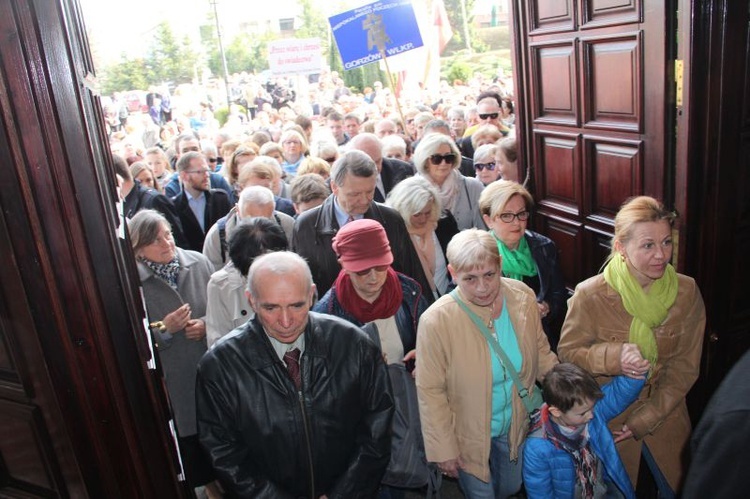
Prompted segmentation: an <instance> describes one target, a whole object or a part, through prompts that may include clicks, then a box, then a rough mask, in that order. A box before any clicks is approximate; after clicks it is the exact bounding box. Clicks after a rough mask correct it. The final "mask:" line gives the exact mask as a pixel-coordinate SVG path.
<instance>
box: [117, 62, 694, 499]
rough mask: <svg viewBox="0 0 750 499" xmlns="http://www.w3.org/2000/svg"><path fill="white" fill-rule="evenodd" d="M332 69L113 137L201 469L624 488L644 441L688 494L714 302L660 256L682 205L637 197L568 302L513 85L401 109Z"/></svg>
mask: <svg viewBox="0 0 750 499" xmlns="http://www.w3.org/2000/svg"><path fill="white" fill-rule="evenodd" d="M327 77H328V78H327V79H325V78H324V79H323V80H321V83H320V85H318V86H316V87H315V89H314V91H311V92H310V96H309V97H310V98H309V100H304V102H302V101H301V99H299V98H297V99H296V100H286V101H285V102H284V105H280V106H277V107H274V106H273V105H272V103H268V102H262V103H258V102H257V101H256V100H255V99H250V97H252V95H251V93H250V92H249V93H248V94H247V95H246V97H247V99H246V101H248V102H255V103H256V106H255V108H254V110H253V112H252V113H248V114H243V113H242V112H239V111H237V110H233V111H231V112H230V116H229V118H228V120H227V122H226V124H225V125H224V126H223V127H221V128H219V127H218V125H217V124H216V123H215V122H213V121H212V120H211V118H208V120H207V122H206V123H204V124H203V125H202V126H200V127H198V128H196V127H191V126H190V123H189V121H181V119H180V117H176V118H175V119H174V121H171V122H168V123H164V124H162V126H161V129H160V130H159V133H158V134H157V135H156V136H155V137H153V136H152V137H151V138H152V139H153V140H155V142H154V143H145V142H138V141H137V139H136V138H135V135H137V133H131V134H129V135H126V136H124V137H119V138H118V137H113V142H112V151H113V154H114V157H115V167H116V170H117V174H118V177H120V180H121V186H120V191H121V196H122V198H123V200H124V203H123V207H124V215H125V216H126V217H128V218H129V220H130V221H129V225H128V228H129V233H130V241H131V242H132V246H133V252H134V254H135V256H136V258H137V260H138V271H139V275H140V278H141V282H142V285H143V288H144V299H145V304H146V308H147V312H148V318H149V321H150V324H151V327H152V331H153V338H154V342H155V344H156V352H157V355H158V357H159V361H160V363H161V365H162V371H163V373H164V376H165V379H166V387H167V391H168V394H169V397H170V399H171V403H172V407H173V409H174V412H175V422H176V429H177V434H178V436H179V444H180V454H181V457H182V464H183V466H184V469H185V473H186V478H187V480H188V482H189V483H190V485H192V486H194V487H205V492H206V494H207V495H208V497H221V496H227V497H290V498H291V497H308V498H315V499H317V498H319V497H330V498H333V497H341V498H344V497H345V498H350V497H383V498H388V497H395V498H398V497H404V494H405V491H406V490H407V488H409V487H414V483H415V481H414V476H416V475H417V474H419V476H420V479H419V480H421V481H419V483H418V485H419V486H423V485H424V486H426V485H427V483H428V482H430V483H434V482H432V481H431V480H432V478H434V477H435V476H437V475H439V474H442V475H444V476H448V477H453V478H455V479H457V480H458V483H459V484H460V487H461V489H462V491H463V492H464V494H465V495H466V497H469V498H493V497H503V498H505V497H514V496H516V495H517V494H519V493H521V492H522V490H523V489H524V488H525V493H526V494H527V495H528V497H539V498H547V497H584V498H594V497H628V498H629V497H634V494H635V493H634V490H635V489H634V487H635V485H636V483H637V480H638V476H639V466H640V463H641V456H643V457H644V459H645V462H646V463H648V466H649V469H650V471H651V473H652V475H653V476H654V477H655V479H656V482H657V484H658V486H659V490H660V493H661V494H663V497H670V495H669V494H672V495H674V494H675V493H679V492H680V490H681V484H682V483H683V480H684V476H685V475H684V473H685V469H686V466H687V461H686V460H685V456H684V455H683V452H682V451H683V449H684V448H686V446H687V442H688V439H689V436H690V433H691V430H690V422H689V419H688V416H687V409H686V404H685V396H686V394H687V392H688V391H689V389H690V388H691V386H692V384H693V383H694V382H695V380H696V378H697V375H698V369H699V362H700V355H701V346H702V338H703V329H704V326H705V310H704V307H703V302H702V299H701V295H700V292H699V290H698V289H697V287H696V284H695V282H694V280H693V279H691V278H689V277H686V276H683V275H680V274H678V273H676V272H675V270H674V268H673V267H672V265H671V264H670V260H671V257H672V223H673V220H674V214H673V213H671V212H669V211H668V210H666V209H665V208H664V206H663V205H662V204H661V203H660V202H659V201H658V200H655V199H652V198H649V197H645V196H641V197H637V198H634V199H632V200H628V201H627V202H626V203H625V204H624V205H623V206H622V208H621V210H620V212H619V213H618V214H617V216H616V219H615V230H614V232H615V234H614V238H613V241H612V253H611V255H610V257H609V258H608V259H607V261H606V262H603V263H604V266H603V271H602V273H601V274H599V275H596V276H594V277H591V278H590V279H588V280H586V281H584V282H582V283H580V284H578V286H576V288H575V292H574V293H573V295H572V297H570V294H569V292H568V290H567V288H566V284H565V281H564V278H563V275H562V271H561V269H560V265H559V263H558V254H557V249H556V247H555V244H554V243H553V241H552V240H550V239H549V238H547V237H546V236H544V235H542V234H539V233H537V232H534V231H532V230H530V229H529V224H530V221H531V220H532V217H533V210H534V200H533V197H532V195H531V193H530V192H529V190H528V189H527V187H526V185H525V184H527V183H528V179H529V176H528V171H529V169H528V168H527V170H526V172H524V171H522V170H521V169H520V168H519V166H518V163H517V153H516V143H515V131H514V119H513V105H512V102H513V99H512V95H510V94H509V93H508V91H507V88H508V85H506V84H505V83H504V82H503V81H502V80H498V81H496V82H491V81H489V82H484V81H479V82H473V83H472V84H471V85H465V86H464V85H461V84H460V82H457V85H454V86H453V87H451V89H452V90H451V92H450V93H449V92H447V91H446V92H445V93H444V94H441V95H440V96H438V97H440V99H438V100H434V101H429V102H431V103H429V104H428V103H427V102H428V101H425V102H420V103H418V104H414V105H407V106H406V108H405V109H404V110H403V115H401V113H400V112H398V111H397V110H396V109H395V106H394V102H393V100H392V99H393V96H392V95H391V94H390V92H388V91H387V90H388V89H384V88H383V86H382V84H380V82H374V84H373V87H372V88H368V89H366V91H365V92H364V93H363V94H362V95H356V94H354V93H353V92H351V91H350V90H349V89H346V88H345V87H343V82H341V79H340V78H338V76H337V75H335V74H331V75H327ZM326 82H328V83H327V84H326ZM456 87H458V88H461V87H465V88H466V89H468V90H467V92H470V91H472V90H473V91H474V94H473V97H472V98H471V99H469V98H467V97H466V96H464V95H461V93H460V91H458V90H456ZM467 95H468V93H467ZM293 98H294V97H293V96H292V97H291V98H290V99H293ZM258 104H259V105H258ZM176 113H177V110H175V115H176ZM145 119H147V120H151V121H150V124H148V126H147V128H152V125H153V126H158V125H156V121H154V119H153V117H152V116H147V117H145ZM149 136H151V135H149ZM569 298H570V299H569ZM399 370H400V371H399ZM404 370H406V372H408V373H411V375H410V376H407V379H408V380H409V381H407V382H406V383H404V382H403V379H402V378H398V383H399V384H398V386H399V387H404V389H403V390H401V389H400V390H396V389H395V387H396V381H397V378H396V376H398V374H399V372H402V371H404ZM410 410H411V411H412V412H415V411H416V412H418V415H419V417H418V419H417V422H416V423H414V422H413V421H411V420H410V419H409V417H408V416H409V413H410ZM409 421H411V422H409ZM404 429H409V430H411V435H414V434H416V435H418V436H417V437H416V438H415V437H413V436H412V437H408V435H409V433H408V432H406V433H405V432H404V431H403V430H404ZM392 435H393V436H392ZM395 435H399V438H398V439H397V438H396V437H395ZM404 435H407V436H404ZM409 438H411V439H409ZM396 449H398V452H397V451H396ZM404 449H406V450H404ZM405 453H407V454H408V453H411V454H409V455H417V456H419V461H421V462H422V463H423V464H424V466H423V467H421V468H420V467H418V466H416V465H410V466H411V467H408V468H407V471H406V472H403V470H402V467H403V466H404V464H405V462H406V461H407V459H406V457H405ZM415 453H416V454H415ZM409 462H411V461H409ZM427 463H432V465H428V464H427ZM397 470H398V472H396V471H397ZM425 470H426V472H425ZM405 474H406V475H409V477H408V478H409V479H410V480H407V479H406V478H404V476H405Z"/></svg>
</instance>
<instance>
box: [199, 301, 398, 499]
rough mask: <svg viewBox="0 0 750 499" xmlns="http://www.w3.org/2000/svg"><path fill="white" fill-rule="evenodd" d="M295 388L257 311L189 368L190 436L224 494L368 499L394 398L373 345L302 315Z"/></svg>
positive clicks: (333, 323)
mask: <svg viewBox="0 0 750 499" xmlns="http://www.w3.org/2000/svg"><path fill="white" fill-rule="evenodd" d="M300 367H301V375H302V388H301V390H300V391H297V390H296V389H295V386H294V383H293V382H292V379H291V377H290V376H289V374H288V372H287V371H286V367H285V365H284V363H283V362H282V361H281V360H280V359H279V357H278V356H277V355H276V352H275V351H274V349H273V346H272V345H271V342H270V340H269V339H268V337H267V336H266V334H265V332H264V331H263V328H262V326H261V324H260V322H259V321H258V319H257V317H256V318H255V319H253V320H251V321H249V322H248V323H247V324H245V325H244V326H242V327H241V328H238V329H236V330H234V331H233V332H232V333H230V334H229V335H228V336H226V337H224V338H222V339H221V340H220V341H219V342H217V343H216V344H215V346H214V347H213V348H212V349H211V350H209V351H208V352H207V353H206V355H205V356H204V357H203V359H201V361H200V363H199V364H198V379H197V383H196V402H197V412H198V433H199V435H200V441H201V444H202V445H203V447H204V448H205V449H206V450H207V451H208V453H209V456H210V458H211V461H212V463H213V466H214V469H215V470H216V473H217V475H218V477H219V479H220V481H221V482H222V484H223V485H224V487H225V489H226V490H227V492H228V494H229V495H230V497H242V498H248V497H267V498H274V499H276V498H282V499H283V498H303V497H304V498H314V499H317V498H318V497H320V496H321V495H323V494H325V495H327V496H328V497H329V498H331V499H332V498H341V499H343V498H370V497H375V496H376V495H377V491H378V486H379V484H380V481H381V479H382V477H383V474H384V472H385V469H386V467H387V465H388V462H389V459H390V449H391V434H390V428H391V418H392V415H393V399H392V396H391V392H390V383H389V380H388V373H387V370H386V366H385V363H384V362H383V358H382V355H381V354H380V352H379V350H378V348H377V347H376V346H375V344H374V343H373V342H372V341H371V340H370V339H369V338H367V337H366V336H365V334H364V333H363V332H362V331H361V330H360V329H359V328H357V327H355V326H353V325H352V324H350V323H349V322H346V321H344V320H342V319H339V318H337V317H331V316H328V315H323V314H317V313H315V312H310V313H309V321H308V325H307V329H306V331H305V351H304V354H303V355H302V358H301V361H300Z"/></svg>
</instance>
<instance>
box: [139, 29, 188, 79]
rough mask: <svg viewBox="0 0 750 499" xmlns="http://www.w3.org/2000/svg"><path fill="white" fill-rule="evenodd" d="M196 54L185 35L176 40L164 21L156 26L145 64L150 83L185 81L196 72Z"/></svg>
mask: <svg viewBox="0 0 750 499" xmlns="http://www.w3.org/2000/svg"><path fill="white" fill-rule="evenodd" d="M197 63H198V55H197V54H196V53H195V51H194V50H193V49H192V47H191V44H190V40H189V39H188V38H187V37H186V38H184V39H183V40H182V42H178V41H177V39H176V38H175V36H174V33H173V32H172V28H171V27H170V26H169V24H168V23H167V22H166V21H162V22H161V23H159V25H157V27H156V33H155V34H154V38H153V40H152V41H151V47H150V50H149V54H148V58H147V59H146V65H147V67H148V75H147V78H148V79H149V80H150V83H162V82H166V81H171V82H174V83H187V82H190V81H191V80H192V79H193V75H194V74H195V72H196V64H197Z"/></svg>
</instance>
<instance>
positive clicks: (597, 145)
mask: <svg viewBox="0 0 750 499" xmlns="http://www.w3.org/2000/svg"><path fill="white" fill-rule="evenodd" d="M513 5H514V10H515V12H517V13H521V14H522V15H515V16H514V20H515V29H516V30H517V33H515V38H516V40H517V41H518V42H519V46H518V49H517V50H516V52H515V54H516V59H517V64H516V68H518V71H515V72H514V77H515V78H516V81H515V85H516V88H518V89H519V91H518V94H519V96H520V98H519V103H518V110H519V111H518V118H519V119H518V125H517V126H518V129H517V133H518V137H519V143H520V146H519V148H520V150H521V157H522V165H523V167H526V168H529V169H530V170H531V173H532V176H531V177H532V179H533V184H532V186H531V187H532V190H533V193H534V197H535V200H536V202H537V205H538V206H539V207H540V209H544V210H546V213H547V214H548V215H549V216H551V217H559V218H561V219H568V220H570V221H571V222H575V223H578V224H581V229H580V230H579V232H580V233H581V234H582V235H581V236H579V237H578V238H577V239H578V240H580V241H581V243H580V244H581V245H582V250H583V251H577V252H566V253H565V254H564V255H563V256H562V257H561V259H562V260H563V266H564V267H565V268H566V269H567V270H566V272H568V273H570V272H575V273H576V274H574V275H570V274H568V275H566V278H568V279H570V281H571V283H573V284H575V283H577V282H580V281H582V280H583V279H585V278H587V277H589V276H590V275H592V274H594V273H596V272H597V271H598V269H599V267H600V266H601V263H602V261H603V258H604V257H605V256H606V255H607V254H608V245H609V240H610V239H611V234H612V230H613V217H614V215H615V213H616V212H617V210H618V209H619V207H620V206H621V204H622V203H623V202H624V201H625V200H626V199H627V198H628V197H631V196H634V195H639V194H649V195H652V196H655V197H658V198H662V199H664V198H665V195H666V194H668V193H669V191H665V188H664V186H665V180H667V179H668V175H669V171H670V170H669V167H668V166H667V165H665V164H664V158H665V157H666V155H665V150H666V144H667V141H668V140H671V137H669V138H668V137H667V134H668V133H669V131H670V127H668V126H666V125H665V122H664V120H665V112H664V110H665V107H666V106H665V99H666V98H667V93H666V89H667V71H666V67H667V66H666V64H667V63H666V60H665V55H666V52H667V49H666V44H667V40H668V39H669V38H670V35H669V34H665V33H666V30H667V29H669V26H668V23H667V21H666V19H667V15H666V10H665V9H666V8H667V6H666V3H665V2H664V1H662V0H580V1H578V2H574V3H572V4H571V2H564V1H554V0H549V1H547V0H528V1H527V0H515V2H514V3H513ZM571 6H572V7H573V8H574V9H575V12H574V11H572V10H571ZM574 144H575V145H574ZM645 165H648V169H647V170H646V169H645ZM664 200H665V201H666V203H667V204H668V205H669V204H670V203H671V200H670V199H664ZM542 220H543V218H542V217H539V218H538V219H535V223H534V228H537V229H538V230H546V229H547V227H545V226H543V225H536V224H543V221H542ZM592 259H594V260H592Z"/></svg>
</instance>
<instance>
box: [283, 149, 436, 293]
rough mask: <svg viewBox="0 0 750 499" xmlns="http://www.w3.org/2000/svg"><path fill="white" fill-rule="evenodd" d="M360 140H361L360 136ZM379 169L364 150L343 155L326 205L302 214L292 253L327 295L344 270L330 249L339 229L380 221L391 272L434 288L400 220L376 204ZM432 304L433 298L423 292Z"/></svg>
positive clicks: (333, 177)
mask: <svg viewBox="0 0 750 499" xmlns="http://www.w3.org/2000/svg"><path fill="white" fill-rule="evenodd" d="M357 137H359V135H358V136H357ZM376 177H377V169H376V168H375V163H374V162H373V161H372V160H371V159H370V157H369V156H368V155H367V154H365V153H363V152H362V151H357V150H352V151H347V152H345V153H344V154H343V155H342V156H341V157H340V158H339V159H338V160H336V162H335V163H334V165H333V169H332V170H331V190H332V191H333V194H331V195H330V196H329V197H328V199H326V200H325V202H324V203H323V204H322V205H320V206H318V207H316V208H313V209H311V210H308V211H306V212H304V213H302V214H301V215H300V216H299V217H297V220H296V221H295V223H294V235H293V236H292V248H294V251H296V252H297V253H298V254H299V255H300V256H302V257H303V258H305V260H307V262H308V263H309V265H310V270H311V271H312V275H313V279H314V281H315V286H316V287H317V289H318V293H320V296H323V295H324V294H325V293H326V291H328V290H329V289H330V287H331V285H333V283H334V281H335V280H336V277H337V276H338V274H339V271H340V270H341V265H339V262H338V257H337V256H336V253H335V252H334V251H333V248H332V241H333V236H334V235H336V232H338V230H339V228H341V227H343V226H344V225H345V224H346V223H348V222H351V221H353V220H360V219H362V218H369V219H373V220H377V221H378V222H380V224H381V225H382V226H383V227H384V228H385V233H386V234H387V236H388V241H389V243H390V245H391V251H393V257H394V261H393V268H394V269H395V270H396V271H397V272H401V273H402V274H406V275H407V276H409V277H411V278H412V279H414V280H415V281H417V282H418V283H419V285H420V286H421V287H422V289H423V290H425V289H427V290H429V289H430V284H429V282H428V281H427V278H426V277H425V274H424V270H423V269H422V264H421V263H420V261H419V256H418V255H417V252H416V250H415V249H414V245H413V244H412V242H411V238H410V237H409V233H408V232H407V230H406V224H405V223H404V220H403V218H401V215H399V213H398V212H397V211H396V210H394V209H393V208H389V207H388V206H385V205H382V204H380V203H376V202H374V201H373V195H374V193H375V178H376ZM423 294H424V297H425V298H426V299H427V301H428V302H432V293H429V292H427V293H423Z"/></svg>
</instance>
